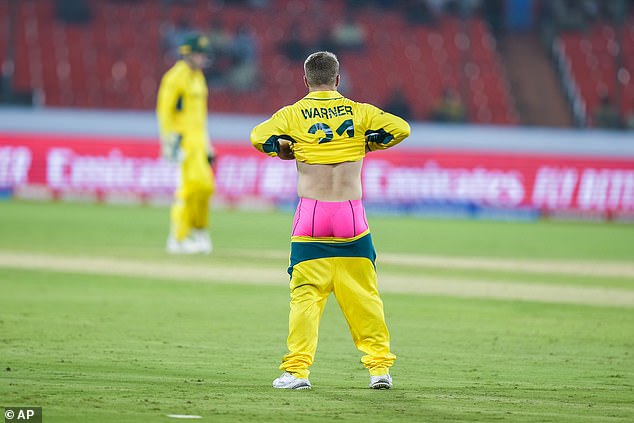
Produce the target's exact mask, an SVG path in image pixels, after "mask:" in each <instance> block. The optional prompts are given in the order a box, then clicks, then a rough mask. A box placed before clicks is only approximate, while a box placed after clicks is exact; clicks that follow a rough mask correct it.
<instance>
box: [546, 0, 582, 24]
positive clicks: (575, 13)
mask: <svg viewBox="0 0 634 423" xmlns="http://www.w3.org/2000/svg"><path fill="white" fill-rule="evenodd" d="M548 6H550V7H551V10H552V16H553V18H554V20H555V25H556V26H557V27H558V28H559V29H572V30H580V29H584V28H585V24H586V21H585V11H584V10H585V9H584V4H583V2H582V1H579V0H552V1H551V2H549V4H548ZM548 6H547V7H548Z"/></svg>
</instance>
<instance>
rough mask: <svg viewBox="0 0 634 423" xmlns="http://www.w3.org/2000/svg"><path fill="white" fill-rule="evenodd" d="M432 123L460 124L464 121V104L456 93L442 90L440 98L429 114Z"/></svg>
mask: <svg viewBox="0 0 634 423" xmlns="http://www.w3.org/2000/svg"><path fill="white" fill-rule="evenodd" d="M431 120H432V121H434V122H448V123H449V122H452V123H462V122H465V121H466V113H465V108H464V104H463V103H462V100H461V99H460V96H458V93H457V92H456V91H455V90H453V89H452V88H445V89H444V90H443V95H442V98H441V99H440V100H439V101H438V104H436V106H435V107H434V109H433V110H432V113H431Z"/></svg>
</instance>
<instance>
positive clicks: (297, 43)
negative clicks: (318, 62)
mask: <svg viewBox="0 0 634 423" xmlns="http://www.w3.org/2000/svg"><path fill="white" fill-rule="evenodd" d="M299 28H300V26H299V24H298V23H294V24H293V25H292V26H291V27H290V31H289V34H288V37H287V41H286V42H284V43H283V44H282V46H281V48H282V52H283V53H284V55H285V56H286V57H287V58H288V59H289V60H292V61H294V62H298V61H303V60H304V59H305V58H306V56H307V55H308V46H307V45H306V44H305V43H304V42H303V41H302V38H301V33H300V30H299Z"/></svg>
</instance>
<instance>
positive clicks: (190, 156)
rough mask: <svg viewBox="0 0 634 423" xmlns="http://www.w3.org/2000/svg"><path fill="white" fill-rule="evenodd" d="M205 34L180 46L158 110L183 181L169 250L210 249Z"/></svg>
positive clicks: (164, 148) (166, 150)
mask: <svg viewBox="0 0 634 423" xmlns="http://www.w3.org/2000/svg"><path fill="white" fill-rule="evenodd" d="M208 44H209V42H208V40H207V38H206V37H202V36H198V35H193V36H191V37H190V38H188V39H187V40H186V41H185V43H184V44H183V45H182V46H180V48H179V52H180V54H181V55H182V56H183V58H182V60H179V61H178V62H176V64H175V65H174V66H173V67H172V68H171V69H169V70H168V71H167V73H166V74H165V75H164V76H163V79H162V80H161V85H160V87H159V91H158V101H157V107H156V112H157V116H158V123H159V131H160V137H161V152H162V155H163V157H165V158H166V159H168V160H171V161H175V162H178V163H179V164H180V182H179V186H178V189H177V191H176V194H175V199H174V204H173V205H172V209H171V212H170V219H171V228H170V235H169V237H168V240H167V251H168V252H170V253H173V254H195V253H210V252H211V249H212V244H211V239H210V237H209V232H208V219H209V216H208V214H209V201H210V199H211V195H212V194H213V192H214V177H213V173H212V171H211V167H210V165H211V163H212V161H213V159H214V156H215V155H214V150H213V148H212V146H211V143H210V141H209V136H208V133H207V83H206V81H205V77H204V75H203V73H202V69H203V68H204V67H205V65H206V64H207V61H208V58H207V47H208Z"/></svg>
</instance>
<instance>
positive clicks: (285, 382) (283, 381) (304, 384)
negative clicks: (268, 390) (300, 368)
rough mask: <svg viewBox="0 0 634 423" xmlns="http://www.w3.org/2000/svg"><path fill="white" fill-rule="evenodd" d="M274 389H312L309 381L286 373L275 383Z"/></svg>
mask: <svg viewBox="0 0 634 423" xmlns="http://www.w3.org/2000/svg"><path fill="white" fill-rule="evenodd" d="M273 387H274V388H278V389H310V388H312V386H311V384H310V382H309V381H308V379H298V378H296V377H295V376H293V375H292V374H291V373H288V372H284V373H282V376H280V377H278V378H277V379H275V380H274V381H273Z"/></svg>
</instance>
